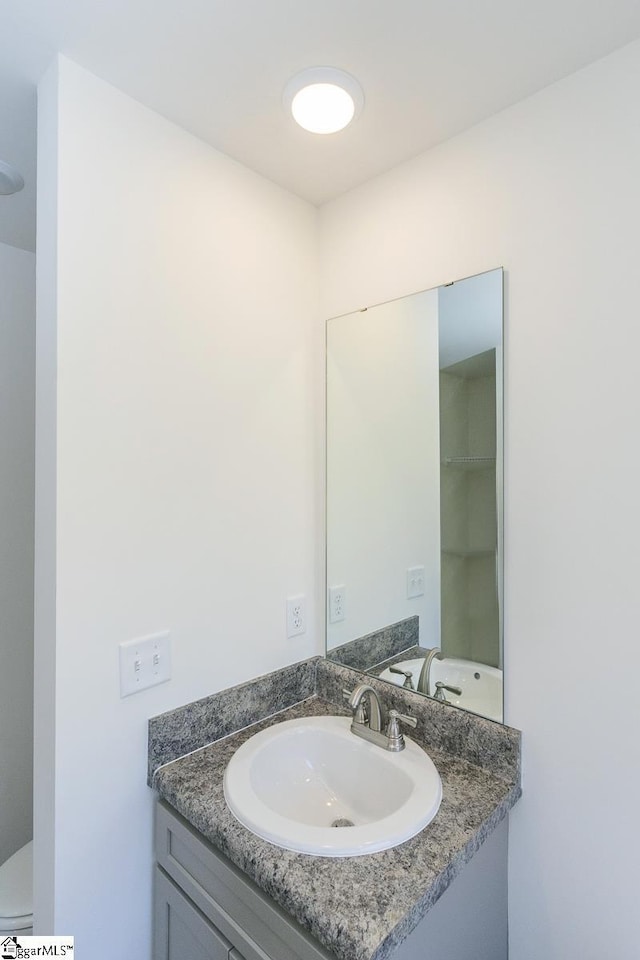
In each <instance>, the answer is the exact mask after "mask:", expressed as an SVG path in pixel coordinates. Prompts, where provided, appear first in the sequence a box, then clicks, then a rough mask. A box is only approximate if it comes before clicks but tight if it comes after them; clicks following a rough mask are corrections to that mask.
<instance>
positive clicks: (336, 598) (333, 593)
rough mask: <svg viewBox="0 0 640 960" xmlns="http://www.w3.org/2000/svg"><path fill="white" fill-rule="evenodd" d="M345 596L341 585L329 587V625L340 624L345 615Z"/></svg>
mask: <svg viewBox="0 0 640 960" xmlns="http://www.w3.org/2000/svg"><path fill="white" fill-rule="evenodd" d="M346 604H347V594H346V589H345V586H344V584H343V583H341V584H338V585H336V586H334V587H329V623H340V621H341V620H344V619H345V618H346V615H347V608H346Z"/></svg>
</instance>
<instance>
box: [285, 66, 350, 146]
mask: <svg viewBox="0 0 640 960" xmlns="http://www.w3.org/2000/svg"><path fill="white" fill-rule="evenodd" d="M282 99H283V102H284V105H285V107H286V109H287V110H290V111H291V113H292V114H293V118H294V120H295V121H296V123H298V124H299V125H300V126H301V127H303V128H304V129H305V130H308V131H309V132H310V133H320V134H327V133H337V132H338V131H339V130H344V128H345V127H346V126H348V125H349V124H350V123H351V121H352V120H355V119H356V117H358V116H359V115H360V113H361V112H362V108H363V106H364V94H363V92H362V87H361V86H360V84H359V83H358V81H357V80H356V78H355V77H352V76H351V74H349V73H345V72H344V70H338V69H337V68H336V67H310V68H309V69H308V70H303V71H302V72H301V73H298V74H296V76H295V77H292V79H291V80H290V81H289V83H288V84H287V85H286V87H285V88H284V94H283V98H282Z"/></svg>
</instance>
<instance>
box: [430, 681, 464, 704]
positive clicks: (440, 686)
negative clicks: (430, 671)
mask: <svg viewBox="0 0 640 960" xmlns="http://www.w3.org/2000/svg"><path fill="white" fill-rule="evenodd" d="M445 690H448V691H449V693H454V694H455V695H456V696H457V697H461V696H462V690H461V689H460V687H454V686H452V685H451V684H448V683H444V682H443V681H442V680H436V692H435V693H434V695H433V699H434V700H440V701H442V703H449V701H448V700H447V699H446V697H445V695H444V691H445Z"/></svg>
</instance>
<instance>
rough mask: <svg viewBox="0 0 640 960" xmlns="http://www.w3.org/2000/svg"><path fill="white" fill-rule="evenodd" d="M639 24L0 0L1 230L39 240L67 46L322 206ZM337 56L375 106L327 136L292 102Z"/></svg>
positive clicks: (467, 1)
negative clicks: (40, 148)
mask: <svg viewBox="0 0 640 960" xmlns="http://www.w3.org/2000/svg"><path fill="white" fill-rule="evenodd" d="M638 36H640V4H639V3H638V0H607V3H603V2H602V0H536V2H535V3H532V2H531V0H527V2H524V0H393V2H391V0H313V2H312V0H181V2H180V3H179V4H178V3H176V2H175V0H109V2H108V3H107V2H105V0H21V2H20V3H18V2H17V0H16V2H14V3H9V2H7V3H3V4H2V7H1V8H0V157H2V158H3V159H5V160H8V161H9V162H11V163H13V164H14V166H16V167H18V169H19V170H20V171H21V172H22V174H23V176H24V178H25V181H26V186H25V189H24V190H23V191H22V193H20V194H17V195H15V196H13V197H8V198H0V241H3V242H7V243H13V244H14V245H16V246H21V247H24V248H26V249H33V248H34V242H35V241H34V233H35V85H36V84H37V82H38V79H39V77H40V76H41V75H42V73H43V71H44V70H45V68H46V66H47V65H48V63H49V62H50V61H51V59H52V57H53V56H54V54H55V53H56V51H61V52H62V53H64V54H66V55H67V56H68V57H70V58H71V59H72V60H75V61H76V62H77V63H79V64H80V65H81V66H84V67H86V68H87V69H89V70H91V71H92V72H93V73H96V74H97V75H98V76H100V77H103V78H104V79H105V80H108V81H109V82H111V83H113V84H114V85H115V86H117V87H119V88H120V89H122V90H124V91H125V92H126V93H128V94H130V95H131V96H133V97H135V98H136V99H138V100H140V101H142V102H143V103H145V104H147V105H148V106H149V107H151V108H152V109H154V110H156V111H158V112H159V113H161V114H162V115H164V116H165V117H167V118H169V119H170V120H172V121H174V122H175V123H178V124H180V125H181V126H182V127H184V128H185V129H187V130H189V131H191V132H192V133H194V134H196V135H197V136H198V137H201V138H202V139H203V140H205V141H207V142H208V143H210V144H212V145H213V146H214V147H217V148H218V149H219V150H222V151H223V152H225V153H227V154H229V155H230V156H231V157H234V158H235V159H237V160H239V161H241V162H242V163H244V164H245V165H246V166H248V167H251V168H252V169H254V170H256V171H257V172H258V173H261V174H263V175H264V176H265V177H268V178H269V179H270V180H273V181H275V182H276V183H278V184H281V185H282V186H283V187H285V188H286V189H288V190H290V191H292V192H293V193H296V194H298V195H299V196H301V197H304V198H306V199H307V200H309V201H311V202H312V203H314V204H321V203H323V202H325V201H326V200H328V199H331V198H333V197H336V196H338V195H339V194H341V193H343V192H344V191H346V190H349V189H351V188H352V187H354V186H356V185H358V184H360V183H363V182H364V181H366V180H368V179H370V178H371V177H374V176H376V175H377V174H379V173H381V172H383V171H385V170H387V169H390V168H391V167H393V166H395V165H396V164H397V163H400V162H402V161H403V160H407V159H409V158H410V157H413V156H415V155H417V154H418V153H420V152H422V151H423V150H426V149H428V148H429V147H431V146H433V145H434V144H436V143H439V142H441V141H443V140H446V139H447V138H449V137H451V136H453V135H455V134H456V133H459V132H460V131H461V130H464V129H466V128H468V127H470V126H472V125H473V124H475V123H478V122H479V121H481V120H483V119H484V118H486V117H488V116H490V115H491V114H493V113H496V112H498V111H499V110H502V109H503V108H505V107H507V106H509V105H510V104H512V103H515V102H516V101H518V100H521V99H523V98H524V97H526V96H528V95H530V94H532V93H534V92H535V91H537V90H539V89H541V88H542V87H545V86H547V85H548V84H550V83H553V82H554V81H555V80H558V79H560V78H561V77H563V76H566V75H567V74H569V73H572V72H573V71H575V70H577V69H579V68H580V67H581V66H584V65H586V64H587V63H590V62H592V61H593V60H596V59H598V58H600V57H602V56H605V55H606V54H607V53H610V52H611V51H613V50H615V49H617V48H618V47H621V46H623V45H624V44H626V43H628V42H630V41H632V40H634V39H636V38H637V37H638ZM309 66H336V67H339V68H341V69H343V70H346V71H348V72H349V73H352V74H353V75H354V76H356V77H357V78H358V80H359V81H360V83H361V84H362V87H363V88H364V92H365V108H364V111H363V113H362V115H361V117H360V118H359V119H358V121H357V122H356V123H355V124H354V125H353V126H352V127H351V128H347V130H345V131H343V132H342V133H339V134H334V135H332V136H328V137H319V136H314V135H313V134H308V133H305V132H304V131H303V130H301V129H299V128H297V127H296V126H295V124H294V123H293V121H292V120H291V119H290V118H289V117H288V116H286V114H285V113H284V111H283V109H282V105H281V97H282V90H283V88H284V86H285V84H286V82H287V81H288V80H289V79H290V77H291V76H292V75H293V74H295V73H297V72H298V71H299V70H301V69H303V68H305V67H309Z"/></svg>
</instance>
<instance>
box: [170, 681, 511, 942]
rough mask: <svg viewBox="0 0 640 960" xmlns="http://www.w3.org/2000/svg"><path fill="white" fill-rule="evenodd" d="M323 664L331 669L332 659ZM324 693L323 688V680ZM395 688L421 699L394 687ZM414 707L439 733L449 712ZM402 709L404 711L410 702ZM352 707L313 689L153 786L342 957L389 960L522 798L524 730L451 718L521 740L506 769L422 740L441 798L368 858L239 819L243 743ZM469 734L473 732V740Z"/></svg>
mask: <svg viewBox="0 0 640 960" xmlns="http://www.w3.org/2000/svg"><path fill="white" fill-rule="evenodd" d="M335 669H337V670H338V672H339V671H340V670H342V671H343V674H344V673H346V674H348V673H349V671H345V668H335ZM335 669H334V670H333V672H335ZM320 670H324V672H325V674H326V673H327V670H329V672H332V671H331V669H329V668H326V667H321V668H318V672H319V671H320ZM355 676H356V677H357V676H358V675H357V674H356V675H355ZM345 679H346V680H348V679H349V677H348V676H347V677H345V676H344V675H340V674H339V673H338V676H337V677H332V678H331V683H332V684H333V685H334V686H335V685H336V684H337V685H338V686H339V685H340V684H341V683H344V681H345ZM360 679H361V676H360ZM374 682H376V681H374ZM320 686H321V687H322V685H320ZM329 686H331V684H329ZM235 689H237V688H234V690H235ZM382 690H384V691H385V692H387V691H388V694H389V695H390V694H391V688H390V686H389V685H386V684H383V687H382ZM396 690H397V688H396ZM321 692H323V693H325V695H326V692H327V683H326V679H325V684H324V689H323V690H322V691H321ZM329 692H331V691H329ZM389 695H387V698H386V699H387V700H388V699H389ZM394 696H395V697H406V696H409V697H414V698H415V697H417V695H416V694H404V693H397V692H395V693H394ZM421 701H423V703H421ZM392 705H395V704H392ZM412 705H413V706H414V707H416V708H417V709H418V710H421V711H425V712H426V714H427V719H429V720H432V719H433V718H435V723H434V729H436V733H437V729H438V727H437V722H438V721H439V720H442V719H443V720H444V721H445V722H446V720H447V719H448V718H451V716H452V714H451V713H449V714H448V715H447V714H443V713H442V711H441V710H440V707H441V705H440V704H437V703H436V704H434V702H433V701H427V700H426V698H422V697H418V698H417V700H416V701H415V703H412ZM398 707H399V708H403V707H404V709H405V710H406V708H407V705H406V702H405V703H399V704H398ZM445 710H446V708H445ZM346 712H347V711H345V710H344V708H343V707H342V706H339V705H338V704H337V703H336V699H335V697H333V698H332V699H326V698H325V697H323V696H321V695H320V696H319V695H318V693H314V694H312V695H311V696H309V697H307V698H306V699H305V700H303V701H302V702H300V703H297V704H296V705H294V706H291V707H288V708H287V709H284V710H281V711H280V712H279V713H278V714H277V715H275V716H271V717H269V719H266V720H263V721H261V722H259V723H254V724H253V725H252V726H250V727H249V728H245V729H243V730H240V731H239V732H237V733H233V734H231V735H227V736H224V738H223V739H220V740H218V741H217V742H214V743H211V744H210V745H208V746H204V747H202V748H200V749H197V750H196V752H194V753H191V754H190V755H188V756H185V757H182V758H181V759H178V760H174V761H173V762H170V763H168V764H167V765H166V766H162V767H160V768H159V769H157V770H156V772H155V774H154V775H153V786H154V787H155V788H156V789H157V791H158V793H159V794H160V797H161V798H163V799H164V800H165V801H167V802H168V803H169V804H170V805H171V806H172V807H174V808H175V809H176V810H177V811H178V812H179V813H180V814H182V816H183V817H185V819H186V820H188V821H189V823H191V824H192V826H193V827H195V828H196V830H198V831H199V832H200V833H201V834H202V835H203V836H204V837H205V838H206V839H207V840H209V841H210V842H211V843H212V844H213V845H214V846H215V847H216V848H217V849H219V850H220V851H221V852H222V853H223V854H225V855H226V856H227V857H228V858H229V859H230V860H231V861H232V862H233V863H234V864H235V865H236V866H237V867H238V868H239V869H240V870H242V871H243V872H244V873H245V874H246V875H247V876H248V877H249V878H250V879H251V880H253V881H254V882H255V883H256V884H257V885H258V886H259V887H260V888H261V889H262V890H263V891H264V892H265V893H266V894H268V895H269V896H270V897H271V898H272V899H273V900H274V901H275V902H276V903H278V904H279V905H280V907H282V908H283V909H284V910H286V911H287V912H288V913H289V914H290V915H291V916H293V917H294V918H295V919H296V920H297V921H298V923H299V924H300V925H301V926H302V927H303V928H304V929H306V930H307V931H308V932H309V933H310V934H311V935H312V936H313V937H315V938H316V940H318V942H319V943H320V944H321V945H322V946H323V947H325V949H327V950H328V951H329V952H330V953H332V954H334V955H335V956H336V957H337V958H338V960H387V958H388V957H390V955H391V954H392V953H393V951H394V950H395V949H396V947H397V946H398V945H399V944H400V943H401V942H402V941H403V940H404V939H405V937H406V936H407V935H408V934H409V933H410V932H411V930H412V929H413V928H414V927H415V926H416V924H417V923H418V922H419V921H420V920H421V919H422V917H423V916H424V915H425V914H426V913H427V912H428V910H429V909H430V907H431V906H432V905H433V904H434V903H435V902H436V901H437V900H438V898H439V897H440V895H441V894H442V893H443V892H444V890H445V889H446V888H447V887H448V886H449V884H450V883H451V882H452V880H453V879H454V878H455V877H456V876H457V874H458V873H459V872H460V870H461V869H462V868H463V866H464V864H465V863H466V862H467V861H468V860H470V859H471V857H472V856H473V854H474V853H475V851H476V850H477V849H478V847H479V846H480V845H481V843H482V842H483V840H484V839H485V838H486V837H487V836H488V835H489V834H490V833H491V832H492V831H493V829H494V828H495V827H496V826H497V824H498V823H499V822H500V821H501V820H502V819H503V817H504V816H506V814H507V813H508V811H509V809H510V808H511V807H512V806H513V804H514V803H515V802H516V801H517V799H518V797H519V796H520V793H521V790H520V783H519V736H518V735H517V731H511V730H510V729H509V728H501V727H498V725H495V724H491V723H490V722H489V721H484V720H481V719H480V718H471V719H468V715H462V714H461V711H454V713H455V714H461V719H456V718H454V720H453V721H451V722H452V723H453V725H454V726H455V724H456V722H458V723H459V724H463V725H464V729H466V730H467V731H469V730H473V732H474V733H475V729H476V727H477V725H478V724H479V725H480V732H482V730H483V729H484V730H485V732H486V734H487V737H488V739H489V740H490V739H491V737H492V736H494V737H497V736H499V735H500V734H499V731H502V730H506V731H508V733H509V734H513V736H512V737H511V740H509V739H508V737H506V736H505V742H506V741H508V744H509V745H508V747H507V749H506V752H505V755H506V754H508V753H511V754H512V755H515V753H516V749H515V747H514V746H513V744H514V743H516V742H517V759H516V762H515V766H514V767H513V769H512V770H509V763H504V762H503V763H502V766H501V764H500V763H498V764H497V766H494V768H493V769H492V768H491V764H488V765H482V756H481V755H480V762H470V760H469V759H468V758H466V759H465V758H463V756H460V755H456V753H455V752H451V751H450V749H449V750H445V749H439V748H438V747H437V746H434V745H433V742H429V743H426V744H425V743H424V742H423V743H422V745H423V746H425V748H426V749H427V751H428V753H429V756H430V757H431V758H432V760H433V762H434V763H435V765H436V767H437V768H438V772H439V773H440V776H441V778H442V786H443V799H442V804H441V807H440V810H439V812H438V814H437V816H436V817H435V819H434V820H433V821H432V822H431V823H430V824H429V825H428V826H427V827H426V828H425V829H424V830H422V832H421V833H419V834H418V835H417V836H416V837H414V838H413V839H411V840H408V841H406V842H405V843H403V844H401V845H400V846H398V847H394V848H392V849H390V850H385V851H382V852H380V853H374V854H369V855H367V856H362V857H348V858H326V857H313V856H309V855H306V854H300V853H293V852H290V851H288V850H283V849H281V848H280V847H276V846H274V845H273V844H270V843H268V842H267V841H265V840H262V839H260V838H259V837H257V836H255V834H253V833H251V832H250V831H249V830H247V829H246V828H245V827H243V826H242V825H241V824H240V823H239V822H238V821H237V820H236V819H235V817H234V816H233V814H232V813H231V812H230V810H229V808H228V807H227V805H226V803H225V800H224V794H223V776H224V771H225V768H226V766H227V764H228V762H229V760H230V759H231V757H232V756H233V754H234V752H235V751H236V750H237V749H238V747H239V746H240V745H241V744H242V743H244V742H245V740H247V739H248V738H249V737H251V736H252V735H253V734H254V733H256V732H257V731H258V730H261V729H264V728H265V727H267V726H270V725H272V724H274V723H278V722H280V721H283V720H288V719H292V718H297V717H302V716H321V715H327V714H337V713H346ZM165 716H168V715H165ZM160 719H161V718H160ZM482 725H484V727H483V726H482ZM441 726H442V729H443V730H444V729H446V728H445V727H444V726H443V725H442V724H441ZM421 727H422V724H419V727H418V730H417V731H416V735H414V734H413V732H412V738H413V739H416V740H418V742H420V740H421V739H422V737H421ZM435 739H436V740H437V736H436V737H435ZM472 739H473V737H472V736H469V734H468V733H467V737H466V740H467V742H469V741H470V740H472ZM476 749H477V748H476ZM474 759H475V754H474ZM514 771H515V772H514Z"/></svg>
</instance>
